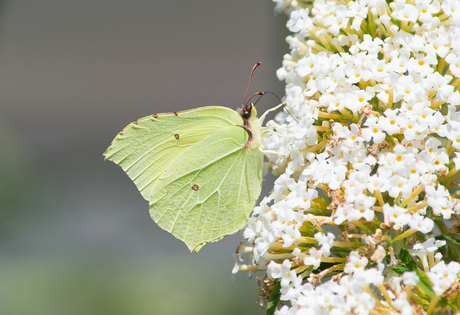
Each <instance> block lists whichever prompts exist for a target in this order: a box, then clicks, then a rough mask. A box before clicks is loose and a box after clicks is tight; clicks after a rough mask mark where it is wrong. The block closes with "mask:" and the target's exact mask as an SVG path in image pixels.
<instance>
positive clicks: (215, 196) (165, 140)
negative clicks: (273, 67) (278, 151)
mask: <svg viewBox="0 0 460 315" xmlns="http://www.w3.org/2000/svg"><path fill="white" fill-rule="evenodd" d="M259 64H260V63H259ZM259 64H257V65H256V66H254V68H253V71H252V72H251V76H252V73H253V72H254V69H255V68H256V67H257V66H258V65H259ZM246 92H247V90H246ZM260 94H262V93H256V94H255V95H260ZM274 109H275V108H274ZM267 112H268V111H267ZM264 118H265V114H264V115H263V116H262V117H261V118H260V119H258V118H257V117H256V110H255V107H254V106H253V104H252V103H249V101H248V103H245V104H244V105H243V108H242V111H241V114H238V113H237V112H236V111H234V110H232V109H229V108H226V107H221V106H206V107H200V108H196V109H191V110H186V111H181V112H173V113H165V114H157V115H151V116H147V117H144V118H141V119H139V120H137V121H135V122H133V123H131V124H129V125H128V126H127V127H126V128H124V129H123V130H122V131H121V132H120V133H119V134H118V135H117V136H116V137H115V139H114V140H113V141H112V144H111V145H110V146H109V148H108V149H107V151H106V152H105V153H104V156H105V159H106V160H110V161H113V162H114V163H116V164H118V165H119V166H121V167H122V169H123V170H124V171H125V172H126V173H127V174H128V176H129V177H130V178H131V180H132V181H133V182H134V183H135V184H136V186H137V188H138V189H139V191H140V193H141V194H142V196H143V197H144V198H145V199H146V200H148V201H149V205H150V215H151V217H152V218H153V220H154V221H155V222H156V223H157V224H158V225H159V226H160V227H161V228H163V229H164V230H166V231H168V232H170V233H171V234H173V235H174V236H176V237H177V238H178V239H180V240H182V241H183V242H185V244H186V245H187V246H188V248H189V249H190V250H191V251H192V250H194V251H198V250H199V249H200V248H201V247H202V246H203V245H205V244H206V243H209V242H215V241H217V240H219V239H221V238H223V237H224V236H226V235H230V234H233V233H235V232H237V231H239V230H240V229H241V228H243V226H244V225H245V223H246V221H247V220H248V217H249V214H250V213H251V211H252V209H253V208H254V206H255V204H256V202H257V199H258V198H259V195H260V191H261V187H262V168H263V157H264V154H263V153H262V152H261V150H260V147H261V141H262V140H261V136H262V135H263V134H264V133H266V132H267V131H268V129H269V128H268V127H261V124H262V123H263V119H264Z"/></svg>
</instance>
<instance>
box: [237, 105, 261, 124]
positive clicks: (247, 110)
mask: <svg viewBox="0 0 460 315" xmlns="http://www.w3.org/2000/svg"><path fill="white" fill-rule="evenodd" d="M241 117H243V119H244V120H246V121H252V120H254V119H255V118H256V117H257V111H256V107H255V106H254V104H253V103H246V104H243V106H242V107H241Z"/></svg>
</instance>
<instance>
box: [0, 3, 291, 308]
mask: <svg viewBox="0 0 460 315" xmlns="http://www.w3.org/2000/svg"><path fill="white" fill-rule="evenodd" d="M273 7H274V4H273V3H272V2H271V1H269V0H252V1H247V0H233V1H216V0H194V1H170V0H155V1H148V0H131V1H120V0H82V1H75V0H41V1H32V0H28V1H27V0H17V1H3V2H1V5H0V314H26V315H27V314H34V315H35V314H37V315H39V314H47V315H51V314H70V315H71V314H263V311H260V310H259V309H258V306H257V304H256V301H257V298H258V293H257V284H256V281H255V279H251V280H248V279H247V276H246V274H238V275H237V276H236V279H235V282H233V283H232V281H231V270H232V267H233V265H234V260H233V257H232V253H233V252H234V251H235V249H236V247H237V246H238V244H239V242H240V240H241V236H240V235H235V236H231V237H227V238H225V239H224V240H222V241H220V242H218V243H216V244H210V245H207V246H205V247H204V248H203V249H202V250H201V251H200V252H199V253H198V254H190V253H189V252H188V250H187V248H186V246H185V245H184V244H183V243H182V242H180V241H178V240H176V239H175V238H174V237H173V236H171V235H169V234H168V233H166V232H164V231H162V230H161V229H160V228H158V227H157V226H156V224H155V223H154V222H153V221H152V220H151V219H150V216H149V213H148V204H147V202H146V201H145V200H144V199H143V198H142V197H141V195H140V194H139V193H138V191H137V190H136V188H135V186H134V184H132V182H131V181H130V180H129V179H128V177H127V176H126V175H125V174H124V173H123V171H122V170H121V169H120V168H119V167H118V166H116V165H115V164H113V163H110V162H104V161H103V157H102V153H103V152H104V151H105V149H106V148H107V146H108V145H109V144H110V142H111V141H112V139H113V137H114V136H115V135H116V134H117V133H118V132H119V131H120V130H121V129H122V128H123V127H125V126H126V125H127V124H128V123H130V122H131V121H133V120H135V119H137V118H140V117H143V116H146V115H150V114H154V113H158V112H167V111H178V110H184V109H187V108H194V107H199V106H205V105H223V106H228V107H231V108H234V109H236V108H237V107H239V106H240V104H241V102H242V98H243V95H244V91H245V88H246V84H247V80H248V76H249V73H250V70H251V68H252V66H253V65H254V64H255V63H256V62H258V61H261V62H262V66H261V67H259V69H258V70H257V72H256V73H255V76H254V78H253V81H252V84H251V88H250V91H249V94H251V93H254V92H256V91H273V92H275V93H277V94H278V95H279V96H280V97H281V96H282V95H283V84H282V83H281V82H278V81H277V79H276V77H275V70H276V69H277V68H278V67H279V66H280V65H281V60H282V55H283V54H284V53H285V52H287V45H286V44H285V42H284V36H285V34H283V33H282V32H283V29H284V23H285V19H284V17H283V16H278V17H275V15H274V13H273ZM276 104H277V101H276V99H274V98H273V97H271V96H266V97H265V98H264V99H263V100H262V101H261V102H259V103H258V111H259V113H261V112H263V111H264V110H265V109H267V108H270V107H272V106H274V105H276ZM272 180H273V179H272V178H270V177H268V178H267V180H266V183H265V186H264V191H263V193H262V195H264V194H266V193H267V189H269V188H270V185H271V182H272Z"/></svg>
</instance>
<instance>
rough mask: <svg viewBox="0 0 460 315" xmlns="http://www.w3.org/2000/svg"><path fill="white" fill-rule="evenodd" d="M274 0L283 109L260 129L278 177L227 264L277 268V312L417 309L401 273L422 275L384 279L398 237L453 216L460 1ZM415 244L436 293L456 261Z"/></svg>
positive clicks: (457, 208) (273, 274)
mask: <svg viewBox="0 0 460 315" xmlns="http://www.w3.org/2000/svg"><path fill="white" fill-rule="evenodd" d="M274 2H276V9H277V10H278V11H284V12H286V13H288V14H289V15H290V18H289V20H288V22H287V27H288V29H289V30H290V31H291V32H292V33H293V35H290V36H288V37H287V42H288V43H289V45H290V49H291V51H290V54H287V55H285V56H284V60H283V67H282V68H280V69H279V70H278V72H277V75H278V77H279V79H280V80H284V81H285V82H286V108H285V110H284V112H282V113H280V114H278V115H277V117H276V118H275V121H271V122H269V123H268V124H267V125H269V126H273V127H275V128H276V132H275V133H270V134H269V135H268V136H267V137H266V138H265V139H264V140H265V141H264V143H265V149H266V150H267V151H268V152H274V151H276V152H278V154H273V153H269V154H268V155H269V159H270V162H271V166H272V168H273V170H274V173H275V174H277V175H280V176H279V177H278V179H277V180H276V182H275V186H274V189H273V192H272V193H271V194H270V196H268V197H266V198H265V199H264V200H263V201H262V202H261V204H260V206H259V207H257V208H256V209H255V210H254V212H253V215H252V217H251V219H250V221H249V222H248V225H247V226H246V228H245V230H244V238H245V239H246V241H247V243H248V244H249V245H250V246H248V247H245V248H244V251H242V252H245V253H251V264H248V265H243V264H242V263H241V262H240V261H238V263H237V265H236V267H235V269H234V271H239V270H267V269H268V271H267V275H266V277H267V279H279V280H278V281H280V286H281V289H280V292H281V298H280V300H281V301H289V303H288V304H286V305H285V306H283V307H279V309H278V311H277V314H345V313H354V314H369V312H370V311H371V310H373V309H377V308H378V309H381V310H385V311H392V312H395V313H398V312H399V313H402V314H412V312H413V311H415V309H413V307H412V306H411V304H410V299H411V297H410V291H407V290H401V286H402V285H401V280H402V282H403V285H404V286H405V287H411V286H415V285H417V283H418V282H419V279H418V276H417V275H416V274H415V271H414V270H409V269H407V270H406V271H405V272H401V273H400V274H401V277H396V276H395V277H393V278H391V280H389V279H390V278H388V277H389V276H388V270H389V267H390V266H395V265H398V264H399V265H400V264H401V262H400V259H401V258H400V257H399V255H400V254H401V255H403V254H402V253H403V252H402V251H398V250H395V249H394V248H393V247H394V246H393V244H395V243H397V242H405V245H404V246H406V247H407V246H409V245H408V244H410V242H409V243H408V242H407V240H408V238H409V237H410V236H413V237H416V236H417V235H418V236H419V237H421V238H420V239H426V237H425V238H424V237H423V234H427V233H432V234H433V233H434V232H433V228H434V219H435V218H438V219H436V220H437V221H439V222H441V223H440V224H439V225H438V227H439V228H441V229H444V230H447V227H445V223H444V221H443V219H450V218H451V217H452V216H453V215H454V216H456V217H457V214H460V203H458V199H456V198H455V197H456V196H457V195H455V190H453V189H452V188H454V187H456V186H458V185H457V184H456V183H455V182H454V180H455V179H456V178H457V177H459V176H460V173H459V170H460V157H459V153H457V152H455V151H460V150H459V149H460V111H458V110H457V107H458V106H460V92H459V89H460V1H458V0H407V1H406V0H396V1H395V2H387V1H385V0H355V1H344V0H343V1H340V0H329V1H326V0H316V1H314V2H313V4H312V6H310V5H309V4H308V3H307V2H303V1H301V0H274ZM457 218H458V217H457ZM328 231H330V232H333V234H332V233H330V232H329V233H328ZM342 232H343V233H342ZM417 232H421V233H422V234H420V233H417ZM340 233H341V234H340ZM334 234H335V235H336V236H334ZM339 234H340V241H338V240H336V239H338V238H339ZM433 242H434V239H433ZM438 245H439V244H438ZM417 246H419V247H420V246H421V245H416V246H415V247H414V250H417V249H418V252H416V254H414V255H415V256H416V257H419V258H420V260H419V262H420V263H422V264H423V267H424V272H425V273H426V276H428V278H429V280H430V281H431V283H432V285H433V288H432V289H433V291H434V292H435V294H436V296H440V295H442V294H443V293H444V292H445V291H446V290H447V289H449V287H450V286H451V285H452V284H453V283H454V282H455V281H456V276H457V274H458V272H459V271H460V264H458V263H454V262H451V263H449V264H448V265H446V264H445V263H444V262H443V261H440V259H441V256H440V254H439V255H438V256H437V258H436V259H435V258H434V256H433V255H431V256H430V255H427V254H426V251H425V256H423V248H422V249H420V248H417ZM438 247H439V246H435V249H437V248H438ZM407 249H410V247H407ZM428 256H429V257H432V258H433V259H432V260H431V261H429V262H427V261H426V257H428ZM423 257H425V258H423ZM385 258H386V259H387V260H385ZM424 259H425V262H423V261H424ZM322 263H325V264H327V265H325V267H322V268H319V267H320V265H321V264H322ZM313 271H315V272H316V271H318V273H314V272H313ZM328 277H329V279H331V280H329V281H323V282H322V281H321V279H323V280H324V279H327V278H328ZM398 279H399V280H398ZM385 281H388V282H387V283H388V285H386V284H385ZM271 285H273V282H271ZM370 286H372V287H373V288H378V292H379V293H378V294H380V296H376V293H375V292H374V291H372V290H371V289H370ZM408 292H409V293H408ZM428 304H429V303H428ZM430 307H434V306H432V305H431V304H430Z"/></svg>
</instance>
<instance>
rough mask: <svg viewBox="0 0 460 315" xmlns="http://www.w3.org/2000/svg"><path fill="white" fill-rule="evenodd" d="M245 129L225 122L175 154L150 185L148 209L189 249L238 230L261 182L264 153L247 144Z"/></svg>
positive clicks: (247, 215)
mask: <svg viewBox="0 0 460 315" xmlns="http://www.w3.org/2000/svg"><path fill="white" fill-rule="evenodd" d="M247 140H248V132H247V131H246V130H245V129H243V128H242V127H239V126H229V127H226V128H223V129H221V130H219V131H218V132H215V133H213V134H212V135H210V136H209V137H207V138H205V139H203V140H201V141H199V142H197V143H196V144H194V145H193V146H191V147H190V148H189V149H188V150H186V151H185V152H184V153H183V154H182V155H181V156H180V157H179V158H177V159H176V160H175V161H174V162H173V163H171V164H170V165H169V167H168V168H167V169H166V170H165V172H164V173H163V174H162V175H161V176H160V178H159V179H158V181H157V182H156V183H155V186H154V187H153V191H154V193H153V194H152V197H151V199H150V215H151V216H152V218H153V219H154V220H155V222H156V223H157V224H158V225H159V226H160V227H162V228H163V229H165V230H166V231H168V232H170V233H172V234H173V235H175V236H176V237H177V238H179V239H181V240H182V241H184V242H185V243H186V244H187V246H188V247H189V249H190V250H195V251H198V250H199V249H200V248H201V247H202V246H203V245H204V244H206V243H209V242H214V241H217V240H219V239H221V238H222V237H224V236H226V235H229V234H233V233H235V232H237V231H239V230H240V229H241V228H242V227H243V226H244V225H245V223H246V221H247V219H248V217H249V214H250V212H251V211H252V209H253V208H254V206H255V204H256V202H257V199H258V197H259V194H260V189H261V185H262V166H263V154H262V153H261V152H260V151H259V148H254V147H253V148H248V149H246V148H245V145H246V142H247Z"/></svg>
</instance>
